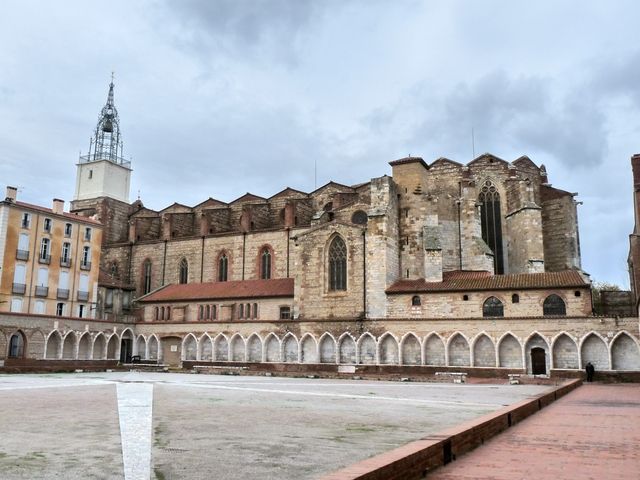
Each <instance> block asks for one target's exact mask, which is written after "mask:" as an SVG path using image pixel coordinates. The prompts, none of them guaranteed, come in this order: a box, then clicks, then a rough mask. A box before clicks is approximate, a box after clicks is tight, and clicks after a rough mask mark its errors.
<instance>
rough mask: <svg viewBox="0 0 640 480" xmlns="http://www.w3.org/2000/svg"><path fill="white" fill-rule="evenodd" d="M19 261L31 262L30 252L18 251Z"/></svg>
mask: <svg viewBox="0 0 640 480" xmlns="http://www.w3.org/2000/svg"><path fill="white" fill-rule="evenodd" d="M16 258H17V259H18V260H29V250H16Z"/></svg>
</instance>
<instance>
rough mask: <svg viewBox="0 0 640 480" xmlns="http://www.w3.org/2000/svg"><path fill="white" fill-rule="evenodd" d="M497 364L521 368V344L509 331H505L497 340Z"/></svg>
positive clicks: (504, 366)
mask: <svg viewBox="0 0 640 480" xmlns="http://www.w3.org/2000/svg"><path fill="white" fill-rule="evenodd" d="M498 366H500V367H503V368H523V367H522V344H521V343H520V340H518V339H517V338H516V336H515V335H514V334H513V333H511V332H506V333H505V334H504V335H502V337H500V339H499V340H498Z"/></svg>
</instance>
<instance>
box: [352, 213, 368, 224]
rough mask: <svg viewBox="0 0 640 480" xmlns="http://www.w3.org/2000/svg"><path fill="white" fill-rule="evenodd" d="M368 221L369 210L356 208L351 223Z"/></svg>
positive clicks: (365, 222)
mask: <svg viewBox="0 0 640 480" xmlns="http://www.w3.org/2000/svg"><path fill="white" fill-rule="evenodd" d="M368 221H369V216H368V215H367V212H363V211H362V210H356V211H355V212H353V215H352V216H351V223H355V224H356V225H366V224H367V222H368Z"/></svg>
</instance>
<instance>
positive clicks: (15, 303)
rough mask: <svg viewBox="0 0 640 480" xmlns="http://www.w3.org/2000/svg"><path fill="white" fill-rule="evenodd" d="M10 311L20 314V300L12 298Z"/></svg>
mask: <svg viewBox="0 0 640 480" xmlns="http://www.w3.org/2000/svg"><path fill="white" fill-rule="evenodd" d="M11 311H12V312H17V313H20V312H22V299H21V298H12V299H11Z"/></svg>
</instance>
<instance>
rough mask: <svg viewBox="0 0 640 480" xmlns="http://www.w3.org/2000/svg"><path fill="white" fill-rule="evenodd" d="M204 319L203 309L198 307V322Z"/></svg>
mask: <svg viewBox="0 0 640 480" xmlns="http://www.w3.org/2000/svg"><path fill="white" fill-rule="evenodd" d="M202 319H204V307H203V306H202V305H200V306H199V307H198V320H202Z"/></svg>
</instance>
